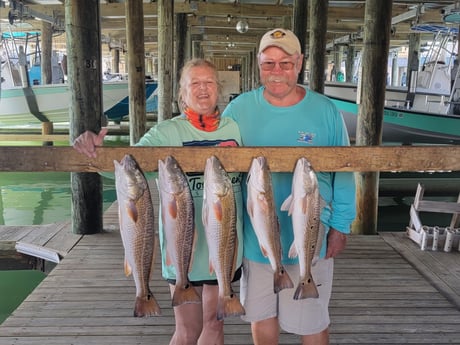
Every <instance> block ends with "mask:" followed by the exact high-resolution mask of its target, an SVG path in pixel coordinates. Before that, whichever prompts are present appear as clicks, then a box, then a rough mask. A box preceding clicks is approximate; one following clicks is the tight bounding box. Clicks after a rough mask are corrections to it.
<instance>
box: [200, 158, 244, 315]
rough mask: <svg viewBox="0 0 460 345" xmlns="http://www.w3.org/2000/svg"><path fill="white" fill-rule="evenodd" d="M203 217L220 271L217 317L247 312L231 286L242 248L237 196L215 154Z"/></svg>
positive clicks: (208, 168) (209, 162)
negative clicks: (237, 213) (238, 248)
mask: <svg viewBox="0 0 460 345" xmlns="http://www.w3.org/2000/svg"><path fill="white" fill-rule="evenodd" d="M202 219H203V225H204V228H205V233H206V240H207V243H208V247H209V261H210V271H211V272H215V273H216V277H217V282H218V284H219V297H218V301H217V319H218V320H222V319H224V318H225V317H228V316H240V315H243V314H244V313H245V311H244V308H243V306H242V305H241V303H240V301H239V299H238V297H237V295H236V294H235V293H234V292H233V290H232V286H231V282H232V278H233V275H234V274H235V270H236V260H237V251H238V250H237V246H238V239H237V234H236V203H235V195H234V193H233V187H232V183H231V181H230V178H229V176H228V174H227V172H226V171H225V169H224V167H223V166H222V164H221V162H220V161H219V159H218V158H217V157H215V156H211V157H210V158H208V159H207V160H206V167H205V171H204V193H203V210H202Z"/></svg>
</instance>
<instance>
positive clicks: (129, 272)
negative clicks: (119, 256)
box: [124, 258, 133, 277]
mask: <svg viewBox="0 0 460 345" xmlns="http://www.w3.org/2000/svg"><path fill="white" fill-rule="evenodd" d="M124 268H125V275H126V276H127V277H129V276H130V275H131V273H133V269H132V268H131V266H130V264H129V263H128V260H126V258H125V264H124Z"/></svg>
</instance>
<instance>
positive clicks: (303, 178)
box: [281, 157, 323, 300]
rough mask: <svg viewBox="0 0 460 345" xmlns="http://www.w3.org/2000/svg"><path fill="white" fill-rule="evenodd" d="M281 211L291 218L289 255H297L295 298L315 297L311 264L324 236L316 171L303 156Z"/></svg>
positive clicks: (298, 162) (298, 163)
mask: <svg viewBox="0 0 460 345" xmlns="http://www.w3.org/2000/svg"><path fill="white" fill-rule="evenodd" d="M281 210H283V211H288V212H289V215H290V216H291V217H292V226H293V230H294V242H293V243H292V245H291V248H290V249H289V257H291V258H292V257H297V256H298V258H299V266H300V281H299V283H298V286H297V289H296V291H295V293H294V299H296V300H297V299H305V298H318V297H319V293H318V289H317V287H316V284H315V281H314V279H313V277H312V275H311V267H312V264H314V262H316V259H317V257H318V254H319V251H320V249H321V242H322V238H323V234H322V233H320V228H322V227H320V195H319V189H318V179H317V177H316V173H315V172H314V170H313V168H312V166H311V164H310V162H309V161H308V160H307V159H306V158H304V157H302V158H300V159H298V160H297V163H296V167H295V170H294V175H293V177H292V191H291V195H289V197H288V198H287V199H286V200H285V201H284V202H283V204H282V206H281Z"/></svg>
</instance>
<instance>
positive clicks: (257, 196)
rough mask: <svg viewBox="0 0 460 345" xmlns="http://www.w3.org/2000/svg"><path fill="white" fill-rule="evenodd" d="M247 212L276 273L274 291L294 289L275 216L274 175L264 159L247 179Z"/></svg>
mask: <svg viewBox="0 0 460 345" xmlns="http://www.w3.org/2000/svg"><path fill="white" fill-rule="evenodd" d="M246 183H247V190H248V197H247V211H248V215H249V218H250V219H251V223H252V227H253V228H254V232H255V233H256V236H257V239H258V241H259V246H260V250H261V251H262V253H263V255H264V256H265V257H268V260H269V261H270V265H271V267H272V269H273V271H274V274H273V290H274V292H275V293H278V292H280V291H281V290H282V289H286V288H292V287H294V284H293V283H292V280H291V278H290V277H289V274H288V273H287V271H286V270H285V269H284V266H283V265H282V263H281V239H280V226H279V221H278V216H277V214H276V209H275V204H274V198H273V188H272V179H271V173H270V170H269V167H268V163H267V160H266V159H265V157H257V158H254V159H253V160H252V163H251V167H250V169H249V173H248V178H247V181H246Z"/></svg>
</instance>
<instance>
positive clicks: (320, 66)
mask: <svg viewBox="0 0 460 345" xmlns="http://www.w3.org/2000/svg"><path fill="white" fill-rule="evenodd" d="M328 5H329V0H311V3H310V57H309V60H310V82H309V85H310V89H312V90H313V91H316V92H319V93H324V61H325V58H326V32H327V9H328Z"/></svg>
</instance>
